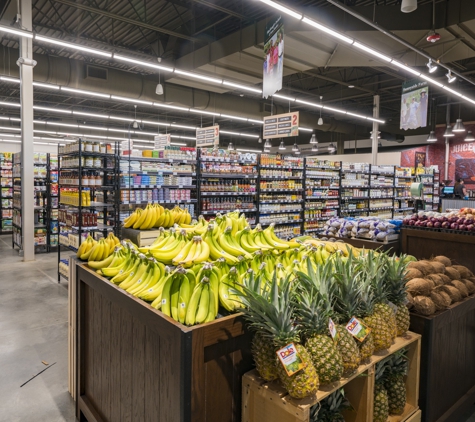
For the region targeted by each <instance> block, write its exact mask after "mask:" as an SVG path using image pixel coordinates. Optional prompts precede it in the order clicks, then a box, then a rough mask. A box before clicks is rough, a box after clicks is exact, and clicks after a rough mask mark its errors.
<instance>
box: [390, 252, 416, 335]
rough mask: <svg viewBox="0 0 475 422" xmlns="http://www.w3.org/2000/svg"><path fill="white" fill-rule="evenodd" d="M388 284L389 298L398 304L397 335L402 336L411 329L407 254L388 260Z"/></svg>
mask: <svg viewBox="0 0 475 422" xmlns="http://www.w3.org/2000/svg"><path fill="white" fill-rule="evenodd" d="M386 267H387V273H386V284H387V287H388V292H389V294H388V299H389V301H391V302H392V303H394V305H396V306H397V310H396V326H397V335H398V336H402V335H404V334H405V333H406V331H407V330H409V324H410V317H409V310H408V309H407V306H406V302H407V293H406V280H405V277H406V271H407V262H406V256H405V255H404V256H401V257H399V258H397V257H395V256H393V257H388V258H387V260H386Z"/></svg>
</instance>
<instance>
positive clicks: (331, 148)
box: [328, 142, 336, 153]
mask: <svg viewBox="0 0 475 422" xmlns="http://www.w3.org/2000/svg"><path fill="white" fill-rule="evenodd" d="M328 151H330V153H332V152H335V151H336V147H335V145H333V142H332V143H331V144H330V145H328Z"/></svg>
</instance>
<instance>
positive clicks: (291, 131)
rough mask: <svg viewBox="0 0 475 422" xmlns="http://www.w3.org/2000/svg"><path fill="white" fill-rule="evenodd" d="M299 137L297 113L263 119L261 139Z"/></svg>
mask: <svg viewBox="0 0 475 422" xmlns="http://www.w3.org/2000/svg"><path fill="white" fill-rule="evenodd" d="M289 136H299V112H298V111H294V112H292V113H285V114H275V115H274V116H267V117H264V128H263V138H264V139H272V138H286V137H289Z"/></svg>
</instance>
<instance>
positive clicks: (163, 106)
mask: <svg viewBox="0 0 475 422" xmlns="http://www.w3.org/2000/svg"><path fill="white" fill-rule="evenodd" d="M153 105H154V106H155V107H162V108H169V109H170V110H179V111H190V109H189V108H187V107H179V106H173V105H170V104H165V103H157V102H154V103H153Z"/></svg>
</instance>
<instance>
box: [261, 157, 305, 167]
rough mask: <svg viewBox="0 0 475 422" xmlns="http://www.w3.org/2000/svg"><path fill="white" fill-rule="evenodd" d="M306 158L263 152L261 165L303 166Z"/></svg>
mask: <svg viewBox="0 0 475 422" xmlns="http://www.w3.org/2000/svg"><path fill="white" fill-rule="evenodd" d="M303 163H304V160H303V158H301V157H292V156H288V155H280V154H276V155H270V154H261V166H279V167H294V168H295V167H303Z"/></svg>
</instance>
